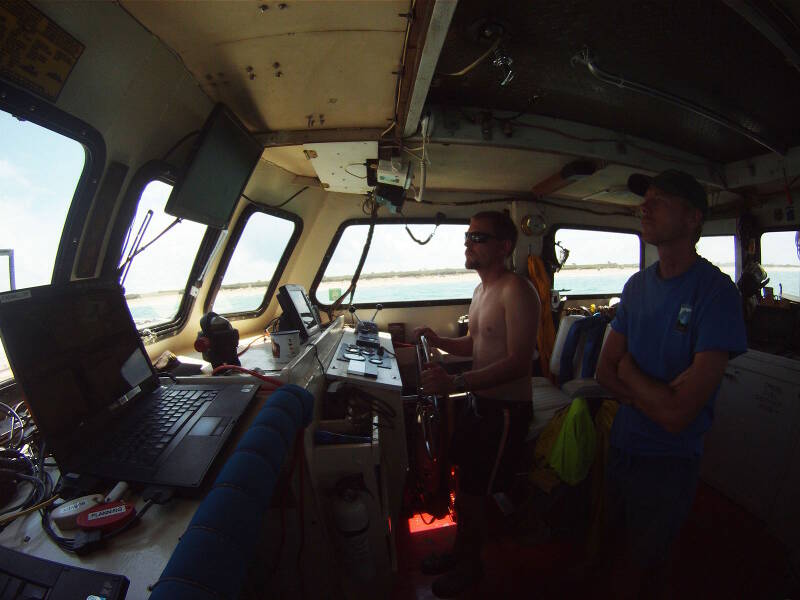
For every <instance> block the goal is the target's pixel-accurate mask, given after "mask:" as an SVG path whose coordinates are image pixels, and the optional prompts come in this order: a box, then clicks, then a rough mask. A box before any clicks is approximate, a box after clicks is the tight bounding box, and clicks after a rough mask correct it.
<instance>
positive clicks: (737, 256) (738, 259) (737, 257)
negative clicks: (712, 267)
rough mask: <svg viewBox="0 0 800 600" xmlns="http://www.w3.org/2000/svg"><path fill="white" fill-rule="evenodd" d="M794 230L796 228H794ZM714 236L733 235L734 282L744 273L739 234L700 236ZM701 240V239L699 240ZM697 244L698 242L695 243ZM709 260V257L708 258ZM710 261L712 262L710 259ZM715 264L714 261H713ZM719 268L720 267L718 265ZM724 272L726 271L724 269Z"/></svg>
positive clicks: (701, 235) (759, 240) (759, 241)
mask: <svg viewBox="0 0 800 600" xmlns="http://www.w3.org/2000/svg"><path fill="white" fill-rule="evenodd" d="M792 231H794V230H792ZM713 237H732V238H733V273H734V277H735V279H734V281H733V282H734V283H736V281H737V280H738V278H739V277H741V275H742V273H741V271H742V264H741V263H742V256H741V255H742V245H741V242H740V241H739V236H738V235H737V234H736V233H708V234H705V235H704V234H700V238H701V239H702V238H713ZM698 242H699V240H698ZM695 246H697V244H695ZM758 253H759V255H760V254H761V234H759V236H758ZM706 260H708V259H706ZM708 262H711V261H710V260H709V261H708ZM711 264H714V263H711ZM717 268H719V267H717ZM721 270H722V269H720V271H721ZM723 273H724V271H723Z"/></svg>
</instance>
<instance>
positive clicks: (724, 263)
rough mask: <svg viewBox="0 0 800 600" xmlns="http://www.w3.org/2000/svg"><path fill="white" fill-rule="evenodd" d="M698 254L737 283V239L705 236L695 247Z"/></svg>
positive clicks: (724, 236)
mask: <svg viewBox="0 0 800 600" xmlns="http://www.w3.org/2000/svg"><path fill="white" fill-rule="evenodd" d="M695 248H696V249H697V253H698V254H699V255H700V256H702V257H703V258H705V259H706V260H707V261H708V262H710V263H711V264H713V265H714V266H716V267H718V268H719V270H720V271H722V272H723V273H725V274H726V275H727V276H728V277H730V278H731V281H736V238H734V236H732V235H704V236H702V237H701V238H700V239H699V240H698V242H697V245H696V246H695Z"/></svg>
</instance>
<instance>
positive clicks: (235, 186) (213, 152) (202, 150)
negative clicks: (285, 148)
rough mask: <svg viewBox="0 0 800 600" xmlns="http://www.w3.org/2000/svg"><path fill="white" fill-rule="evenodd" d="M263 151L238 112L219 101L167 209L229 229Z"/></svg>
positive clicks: (174, 213)
mask: <svg viewBox="0 0 800 600" xmlns="http://www.w3.org/2000/svg"><path fill="white" fill-rule="evenodd" d="M263 150H264V148H263V146H262V145H261V144H260V143H259V142H258V141H257V140H256V139H255V138H254V137H253V136H252V135H250V132H249V131H248V130H247V128H246V127H245V126H244V125H243V124H242V122H241V121H239V119H238V118H237V117H236V115H234V114H233V113H232V112H231V111H230V110H229V109H228V108H227V107H226V106H225V105H224V104H217V105H216V106H215V107H214V110H213V111H212V112H211V115H210V116H209V117H208V120H207V121H206V123H205V125H204V126H203V130H202V132H201V133H200V138H199V139H198V142H197V145H196V149H195V152H194V154H193V156H192V158H191V159H190V161H189V166H188V168H187V169H186V170H185V172H184V173H183V175H182V176H181V177H179V179H178V182H177V184H176V185H175V187H174V188H173V190H172V193H171V194H170V196H169V199H168V200H167V205H166V207H165V208H164V211H165V212H166V213H167V214H170V215H173V216H175V217H181V218H185V219H189V220H190V221H195V222H197V223H203V224H204V225H208V226H210V227H215V228H217V229H226V228H227V227H228V223H229V222H230V220H231V215H233V211H234V209H235V208H236V203H237V202H238V201H239V198H240V197H241V195H242V192H243V191H244V187H245V185H246V184H247V181H248V180H249V179H250V175H251V174H252V172H253V169H254V168H255V166H256V164H257V163H258V159H259V158H260V157H261V154H262V152H263Z"/></svg>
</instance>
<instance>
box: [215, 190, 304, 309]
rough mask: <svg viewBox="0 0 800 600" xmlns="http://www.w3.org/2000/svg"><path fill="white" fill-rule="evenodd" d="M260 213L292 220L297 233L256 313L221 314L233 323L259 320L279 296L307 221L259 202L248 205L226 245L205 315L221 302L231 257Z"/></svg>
mask: <svg viewBox="0 0 800 600" xmlns="http://www.w3.org/2000/svg"><path fill="white" fill-rule="evenodd" d="M256 213H264V214H267V215H271V216H273V217H280V218H282V219H286V220H289V221H292V222H293V223H294V231H293V232H292V235H291V236H290V237H289V241H288V243H287V244H286V247H285V248H284V249H283V254H281V258H280V260H279V261H278V264H277V266H276V267H275V273H274V274H273V275H272V277H271V279H270V282H269V285H268V286H267V290H266V292H265V293H264V298H263V299H262V300H261V304H259V305H258V306H257V307H256V308H255V309H253V310H245V311H239V312H235V313H218V314H221V315H223V316H224V317H225V318H226V319H228V320H230V321H240V320H243V319H253V318H256V317H259V316H261V315H262V314H263V313H264V311H265V310H267V307H268V306H269V303H270V302H271V301H272V297H273V295H274V294H275V290H276V289H277V287H278V282H279V281H280V279H281V277H282V276H283V272H284V270H285V269H286V265H287V264H288V262H289V258H291V256H292V253H293V252H294V249H295V246H296V245H297V241H298V240H299V239H300V235H301V234H302V233H303V219H302V218H301V217H300V216H298V215H296V214H294V213H292V212H289V211H286V210H281V209H280V208H275V207H272V206H267V205H265V204H257V203H255V202H249V203H248V205H247V206H245V208H244V210H242V212H241V214H240V215H239V218H238V219H236V223H235V224H234V226H233V229H232V230H231V232H230V235H229V236H228V240H227V242H226V244H225V250H224V251H223V253H222V256H221V257H220V262H219V265H218V266H217V269H216V271H215V272H214V277H213V279H212V280H211V287H210V288H209V290H208V294H207V295H206V299H205V302H204V304H203V312H209V311H210V310H212V307H213V305H214V301H215V300H216V299H217V294H218V293H219V290H220V288H221V286H222V280H223V279H224V278H225V273H226V272H227V270H228V266H229V265H230V262H231V258H232V257H233V253H234V252H235V250H236V246H237V245H238V244H239V240H240V239H241V237H242V233H244V229H245V227H246V226H247V223H248V222H249V221H250V217H252V216H253V215H254V214H256Z"/></svg>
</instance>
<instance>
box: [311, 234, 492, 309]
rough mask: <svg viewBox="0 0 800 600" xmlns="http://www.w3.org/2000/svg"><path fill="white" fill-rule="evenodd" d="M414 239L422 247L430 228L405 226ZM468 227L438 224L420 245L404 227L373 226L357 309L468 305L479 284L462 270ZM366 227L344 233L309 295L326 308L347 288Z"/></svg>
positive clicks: (474, 273) (365, 236)
mask: <svg viewBox="0 0 800 600" xmlns="http://www.w3.org/2000/svg"><path fill="white" fill-rule="evenodd" d="M408 227H409V229H410V230H411V232H412V233H413V234H414V237H416V238H417V239H419V240H420V241H424V240H425V239H426V238H427V237H428V236H429V235H430V234H431V233H432V232H433V230H434V227H435V225H434V224H433V223H409V225H408ZM466 230H467V225H466V224H442V225H439V227H438V228H437V229H436V232H435V234H434V235H433V237H432V238H431V240H430V241H429V242H428V243H427V244H425V245H420V244H418V243H417V242H415V241H414V240H412V239H411V237H410V236H409V234H408V232H407V231H406V228H405V226H404V225H402V224H394V223H392V224H389V223H379V224H377V225H375V232H374V234H373V236H372V244H371V245H370V249H369V254H368V255H367V259H366V261H365V263H364V268H363V269H362V271H361V276H360V277H359V280H358V286H357V287H356V293H355V297H354V299H353V302H354V303H355V304H372V303H377V302H380V303H396V302H403V303H407V302H426V301H443V300H458V301H463V300H468V299H470V298H472V292H473V291H474V290H475V287H476V286H477V285H478V283H480V280H479V278H478V274H477V273H476V272H475V271H468V270H467V269H466V268H465V267H464V232H465V231H466ZM368 231H369V225H366V224H351V225H347V226H345V227H344V229H343V231H341V235H340V236H339V239H338V243H336V249H335V250H334V252H333V254H332V255H331V258H330V261H329V262H328V264H327V265H326V266H325V271H324V273H323V275H322V279H321V281H320V282H319V284H318V285H317V286H316V289H314V290H313V293H314V298H315V300H316V302H317V303H319V304H323V305H330V304H332V303H333V301H334V300H336V299H337V298H338V297H339V296H340V295H341V294H342V293H343V292H344V291H345V290H346V289H347V287H348V286H349V285H350V279H351V278H352V276H353V273H354V272H355V270H356V266H357V265H358V261H359V259H360V258H361V252H362V249H363V248H364V243H365V242H366V239H367V232H368Z"/></svg>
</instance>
